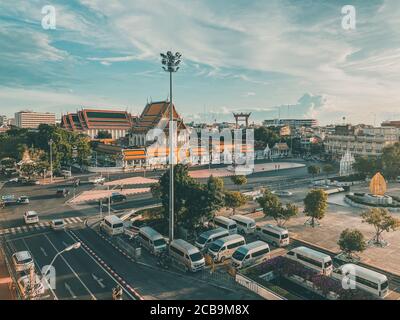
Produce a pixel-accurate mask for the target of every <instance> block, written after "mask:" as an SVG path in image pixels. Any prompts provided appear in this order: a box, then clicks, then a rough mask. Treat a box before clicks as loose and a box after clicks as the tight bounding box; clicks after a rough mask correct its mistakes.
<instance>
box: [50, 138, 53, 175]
mask: <svg viewBox="0 0 400 320" xmlns="http://www.w3.org/2000/svg"><path fill="white" fill-rule="evenodd" d="M49 147H50V183H53V139H50V140H49Z"/></svg>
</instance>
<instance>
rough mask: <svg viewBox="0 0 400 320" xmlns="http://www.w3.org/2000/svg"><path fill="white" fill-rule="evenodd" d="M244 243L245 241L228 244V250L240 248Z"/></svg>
mask: <svg viewBox="0 0 400 320" xmlns="http://www.w3.org/2000/svg"><path fill="white" fill-rule="evenodd" d="M242 243H243V244H244V241H240V242H234V243H231V244H228V249H233V248H237V247H240V246H241V245H242Z"/></svg>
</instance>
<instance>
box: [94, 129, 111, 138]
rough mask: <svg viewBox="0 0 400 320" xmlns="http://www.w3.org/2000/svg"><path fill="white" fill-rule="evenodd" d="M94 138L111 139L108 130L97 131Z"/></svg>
mask: <svg viewBox="0 0 400 320" xmlns="http://www.w3.org/2000/svg"><path fill="white" fill-rule="evenodd" d="M96 138H97V139H111V138H112V135H111V133H110V132H108V131H99V132H98V134H97V136H96Z"/></svg>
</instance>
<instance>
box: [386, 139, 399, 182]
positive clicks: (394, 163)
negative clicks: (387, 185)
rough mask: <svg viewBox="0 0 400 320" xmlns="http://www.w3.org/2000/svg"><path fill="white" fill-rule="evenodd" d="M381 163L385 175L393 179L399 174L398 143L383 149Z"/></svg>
mask: <svg viewBox="0 0 400 320" xmlns="http://www.w3.org/2000/svg"><path fill="white" fill-rule="evenodd" d="M382 164H383V172H384V174H385V176H386V177H388V178H392V179H394V178H396V177H398V176H400V143H398V142H397V143H395V144H394V145H392V146H388V147H385V148H384V149H383V153H382Z"/></svg>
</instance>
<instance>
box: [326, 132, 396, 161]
mask: <svg viewBox="0 0 400 320" xmlns="http://www.w3.org/2000/svg"><path fill="white" fill-rule="evenodd" d="M338 133H339V134H338ZM399 137H400V129H399V128H393V127H377V128H374V127H361V126H358V127H350V126H348V127H347V129H346V130H345V129H344V128H343V126H341V128H338V130H335V133H334V134H328V135H326V137H325V142H324V145H325V152H327V153H328V154H331V155H332V156H333V157H335V156H336V157H337V158H338V159H340V157H341V156H343V155H344V154H345V153H346V152H348V151H349V152H351V154H353V155H354V156H379V155H381V154H382V152H383V148H384V147H386V146H390V145H392V144H394V143H396V142H399Z"/></svg>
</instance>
